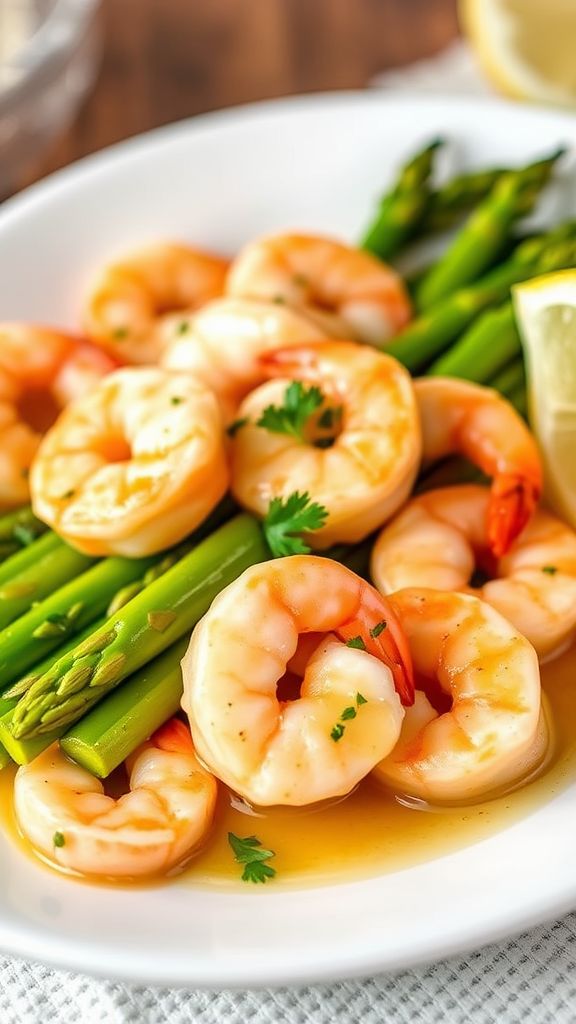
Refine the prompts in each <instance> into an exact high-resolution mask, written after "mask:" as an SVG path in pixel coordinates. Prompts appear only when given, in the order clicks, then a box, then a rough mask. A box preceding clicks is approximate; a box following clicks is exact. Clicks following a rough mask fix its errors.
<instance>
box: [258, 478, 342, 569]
mask: <svg viewBox="0 0 576 1024" xmlns="http://www.w3.org/2000/svg"><path fill="white" fill-rule="evenodd" d="M327 518H328V512H327V510H326V509H325V508H324V506H323V505H319V504H318V503H317V502H315V501H311V500H310V495H309V494H308V492H307V491H303V493H302V494H301V493H300V492H299V491H294V493H293V494H290V495H289V496H288V497H287V498H286V499H284V498H272V501H271V502H270V504H269V506H268V512H267V513H266V516H265V519H264V522H263V524H262V526H263V529H264V535H265V537H266V540H267V542H268V547H269V548H270V551H271V552H272V554H273V555H274V557H275V558H283V557H284V556H286V555H307V554H308V553H309V551H310V548H309V547H308V545H307V544H305V543H304V541H303V540H302V538H301V536H300V534H301V533H310V532H311V531H313V530H320V529H321V528H322V527H323V526H324V523H325V522H326V520H327Z"/></svg>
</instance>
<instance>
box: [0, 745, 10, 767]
mask: <svg viewBox="0 0 576 1024" xmlns="http://www.w3.org/2000/svg"><path fill="white" fill-rule="evenodd" d="M9 764H12V758H11V757H10V754H9V753H8V751H7V750H5V749H4V747H0V771H2V769H3V768H7V767H8V765H9Z"/></svg>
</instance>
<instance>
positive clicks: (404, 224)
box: [360, 139, 443, 260]
mask: <svg viewBox="0 0 576 1024" xmlns="http://www.w3.org/2000/svg"><path fill="white" fill-rule="evenodd" d="M442 145H443V140H442V139H434V141H433V142H430V143H429V144H428V145H427V146H425V147H424V149H422V150H420V151H419V152H418V153H416V155H415V156H414V157H412V159H411V160H409V161H408V163H407V164H405V165H404V167H402V169H401V171H400V174H399V176H398V179H397V181H396V183H395V185H394V186H393V188H392V189H391V190H390V191H389V192H388V193H386V195H385V196H383V198H382V199H381V200H380V205H379V208H378V213H377V215H376V218H375V220H374V221H373V222H372V223H371V225H370V227H369V228H368V230H367V231H366V233H365V235H364V237H363V239H362V241H361V243H360V245H361V248H363V249H366V250H367V251H368V252H371V253H374V255H375V256H378V257H379V258H380V259H382V260H389V259H390V258H391V257H392V256H394V255H395V253H397V252H398V250H399V249H400V248H401V247H402V246H403V245H404V243H405V242H406V241H408V239H409V238H411V237H412V235H414V234H415V233H416V231H417V230H418V228H419V226H420V223H421V221H422V218H423V216H424V214H425V212H426V208H427V206H428V203H429V201H430V196H431V188H430V176H431V174H432V169H433V165H434V158H435V155H436V151H437V150H438V149H439V148H440V146H442Z"/></svg>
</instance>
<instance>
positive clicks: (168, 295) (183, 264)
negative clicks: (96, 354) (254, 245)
mask: <svg viewBox="0 0 576 1024" xmlns="http://www.w3.org/2000/svg"><path fill="white" fill-rule="evenodd" d="M227 270H228V261H227V260H224V259H222V258H221V257H220V256H214V255H212V254H211V253H207V252H201V251H200V250H198V249H191V248H189V247H188V246H185V245H171V244H163V245H154V246H151V247H150V248H148V249H143V250H141V251H140V252H137V253H134V254H133V255H131V256H127V257H126V258H125V259H123V260H121V261H120V262H118V263H113V264H112V265H111V266H108V267H105V268H104V270H103V271H102V272H101V273H100V275H99V276H98V278H97V279H96V281H95V282H94V284H93V286H92V290H91V292H90V294H89V296H88V300H87V303H86V308H85V311H84V326H85V329H86V331H87V333H88V335H89V336H90V337H91V338H92V339H93V340H94V341H95V342H96V343H97V344H98V345H101V346H102V348H104V349H106V350H107V351H108V352H111V353H112V354H113V355H114V356H116V357H117V358H118V359H120V360H121V361H122V362H126V363H157V362H158V360H159V358H160V355H161V352H162V347H163V336H162V331H161V325H162V315H163V314H165V313H169V312H175V311H176V310H187V311H189V310H193V309H198V308H199V307H200V306H203V305H204V303H205V302H210V300H211V299H215V298H217V297H218V296H219V295H221V294H222V292H223V291H224V283H225V280H226V273H227Z"/></svg>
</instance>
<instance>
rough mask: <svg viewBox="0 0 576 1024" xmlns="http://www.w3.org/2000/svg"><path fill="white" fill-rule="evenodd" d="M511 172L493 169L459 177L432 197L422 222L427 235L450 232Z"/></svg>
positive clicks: (470, 172)
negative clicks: (428, 233) (434, 232)
mask: <svg viewBox="0 0 576 1024" xmlns="http://www.w3.org/2000/svg"><path fill="white" fill-rule="evenodd" d="M510 173H511V168H506V169H505V168H502V167H493V168H489V169H487V170H483V171H468V172H466V173H465V174H459V175H458V176H457V177H455V178H452V179H451V180H450V181H448V182H446V184H445V185H442V186H441V187H440V188H439V189H437V190H436V191H435V192H433V193H432V195H431V197H430V202H429V204H428V209H427V211H426V213H425V215H424V219H423V222H422V230H423V231H425V232H433V231H447V230H448V229H449V228H451V227H453V226H454V224H455V222H456V221H457V220H458V219H459V218H460V217H463V216H465V214H467V213H470V211H471V210H473V209H474V207H475V206H477V205H478V204H479V203H481V202H482V200H483V199H485V198H486V196H487V195H488V193H489V192H491V191H492V189H493V188H494V186H495V185H496V184H497V183H498V182H499V181H500V179H501V178H502V177H503V176H504V175H505V174H510Z"/></svg>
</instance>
